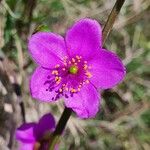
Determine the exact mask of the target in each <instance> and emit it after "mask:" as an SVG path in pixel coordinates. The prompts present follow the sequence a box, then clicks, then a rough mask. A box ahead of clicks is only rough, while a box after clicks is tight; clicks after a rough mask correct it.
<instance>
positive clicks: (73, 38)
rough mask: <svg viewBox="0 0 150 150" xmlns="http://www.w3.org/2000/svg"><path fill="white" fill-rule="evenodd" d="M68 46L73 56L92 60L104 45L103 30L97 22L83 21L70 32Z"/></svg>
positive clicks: (67, 39) (67, 40)
mask: <svg viewBox="0 0 150 150" xmlns="http://www.w3.org/2000/svg"><path fill="white" fill-rule="evenodd" d="M66 44H67V48H68V51H69V53H70V55H71V56H74V55H81V56H83V57H84V58H87V59H88V58H90V57H93V56H94V55H95V52H97V51H98V49H99V47H101V45H102V29H101V26H100V24H99V23H98V22H97V21H96V20H92V19H88V18H86V19H82V20H80V21H78V22H76V23H75V25H73V27H72V28H71V29H70V30H68V32H67V35H66Z"/></svg>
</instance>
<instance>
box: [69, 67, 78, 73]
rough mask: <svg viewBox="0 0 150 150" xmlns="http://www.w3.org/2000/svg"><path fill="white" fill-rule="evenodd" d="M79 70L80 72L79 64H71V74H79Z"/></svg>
mask: <svg viewBox="0 0 150 150" xmlns="http://www.w3.org/2000/svg"><path fill="white" fill-rule="evenodd" d="M77 72H78V67H77V66H74V65H73V66H71V67H70V68H69V73H71V74H77Z"/></svg>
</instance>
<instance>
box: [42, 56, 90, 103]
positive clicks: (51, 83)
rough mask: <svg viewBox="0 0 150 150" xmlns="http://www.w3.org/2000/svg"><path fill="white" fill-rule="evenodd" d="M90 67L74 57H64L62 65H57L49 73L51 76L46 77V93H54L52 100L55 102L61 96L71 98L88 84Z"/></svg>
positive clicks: (80, 57) (79, 58)
mask: <svg viewBox="0 0 150 150" xmlns="http://www.w3.org/2000/svg"><path fill="white" fill-rule="evenodd" d="M91 68H92V67H91V66H89V64H88V62H87V61H86V60H84V59H83V58H82V56H78V55H76V56H75V57H72V58H69V57H67V56H65V57H64V58H63V63H62V64H57V65H56V66H55V67H54V69H53V70H52V71H51V75H52V76H47V80H46V81H45V83H44V84H45V85H46V84H48V86H47V88H46V91H50V92H52V91H54V92H55V94H54V96H53V97H52V100H57V99H58V98H60V97H61V96H64V97H65V98H69V97H70V96H71V97H72V96H73V95H74V94H75V93H78V92H80V90H81V88H82V87H83V86H84V85H85V84H89V83H90V78H91V77H92V74H91Z"/></svg>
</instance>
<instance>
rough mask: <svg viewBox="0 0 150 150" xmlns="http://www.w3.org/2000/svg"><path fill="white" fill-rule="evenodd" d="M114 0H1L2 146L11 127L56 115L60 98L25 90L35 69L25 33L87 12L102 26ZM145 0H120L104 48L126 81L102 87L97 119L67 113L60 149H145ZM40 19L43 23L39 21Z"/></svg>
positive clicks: (148, 139)
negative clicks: (44, 99)
mask: <svg viewBox="0 0 150 150" xmlns="http://www.w3.org/2000/svg"><path fill="white" fill-rule="evenodd" d="M114 4H115V0H76V1H74V0H61V1H60V0H0V150H9V149H12V150H17V147H18V143H17V141H16V140H15V137H14V132H15V129H16V128H17V127H18V126H20V125H21V124H22V122H24V121H25V120H26V121H27V122H31V121H38V119H39V118H40V117H41V116H42V115H43V114H45V113H47V112H49V111H50V112H52V113H54V115H55V119H56V120H58V119H59V117H60V116H61V113H62V111H63V108H64V106H63V101H59V102H57V103H50V104H45V103H40V102H38V101H36V100H33V99H32V98H31V96H30V93H29V78H30V75H31V74H32V72H33V70H34V68H35V67H36V66H35V64H34V62H32V60H31V58H30V56H29V54H28V50H27V41H28V38H29V36H30V35H31V34H32V33H33V32H34V31H35V29H36V28H37V27H38V29H39V28H42V29H43V30H50V31H52V32H56V33H59V34H61V35H64V34H65V31H66V30H67V28H68V27H69V26H70V25H72V24H73V22H74V21H76V20H78V19H80V18H84V17H90V18H93V19H96V20H97V21H98V22H99V23H100V24H101V25H102V27H103V26H104V24H105V22H106V20H107V17H108V15H109V13H110V11H111V9H112V7H113V5H114ZM149 24H150V1H149V0H132V1H131V0H126V1H125V4H124V5H123V7H122V9H121V12H120V14H119V17H118V19H117V20H116V22H115V24H114V27H113V30H112V32H111V34H110V35H109V37H108V39H107V41H106V43H105V47H106V48H107V49H111V50H114V52H116V53H117V54H118V55H119V56H120V57H121V58H122V60H123V62H124V64H125V65H126V68H127V75H126V78H125V80H124V81H123V82H122V83H121V84H120V85H118V86H116V87H114V88H113V89H111V90H105V91H102V100H101V107H100V111H99V113H98V114H97V116H96V118H94V119H89V120H81V119H79V118H77V116H76V115H75V114H73V115H72V117H71V118H70V120H69V122H68V124H67V128H66V131H65V132H64V135H63V137H62V139H61V142H60V148H59V149H60V150H77V149H78V150H150V25H149ZM41 25H46V26H41Z"/></svg>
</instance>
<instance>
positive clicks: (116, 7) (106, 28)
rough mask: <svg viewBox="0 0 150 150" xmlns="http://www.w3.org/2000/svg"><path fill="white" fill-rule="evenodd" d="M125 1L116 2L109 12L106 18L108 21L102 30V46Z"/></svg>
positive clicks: (118, 0)
mask: <svg viewBox="0 0 150 150" xmlns="http://www.w3.org/2000/svg"><path fill="white" fill-rule="evenodd" d="M124 2H125V0H117V1H116V3H115V5H114V7H113V9H112V10H111V13H110V15H109V16H108V19H107V21H106V24H105V26H104V28H103V45H104V43H105V41H106V39H107V37H108V35H109V33H110V31H111V29H112V27H113V25H114V23H115V21H116V18H117V16H118V14H119V12H120V10H121V7H122V6H123V4H124Z"/></svg>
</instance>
